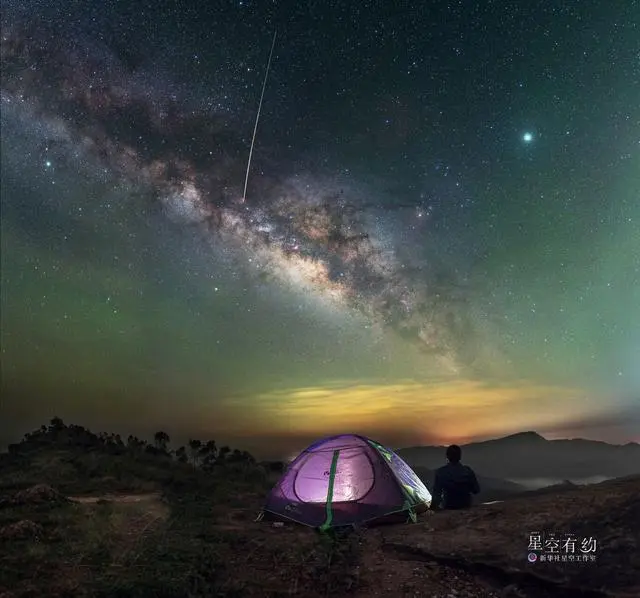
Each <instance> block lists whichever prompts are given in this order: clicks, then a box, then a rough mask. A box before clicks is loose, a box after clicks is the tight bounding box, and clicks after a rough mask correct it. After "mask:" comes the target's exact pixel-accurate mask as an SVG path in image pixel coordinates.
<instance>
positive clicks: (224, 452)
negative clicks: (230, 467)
mask: <svg viewBox="0 0 640 598" xmlns="http://www.w3.org/2000/svg"><path fill="white" fill-rule="evenodd" d="M230 452H231V449H230V448H229V447H228V446H221V447H220V450H219V451H218V459H219V460H220V461H224V460H225V459H226V458H227V457H228V456H229V453H230Z"/></svg>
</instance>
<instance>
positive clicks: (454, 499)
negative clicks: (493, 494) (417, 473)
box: [431, 463, 480, 509]
mask: <svg viewBox="0 0 640 598" xmlns="http://www.w3.org/2000/svg"><path fill="white" fill-rule="evenodd" d="M478 492H480V486H479V485H478V480H477V479H476V474H475V473H474V472H473V469H471V467H468V466H467V465H462V463H447V464H446V465H444V466H443V467H440V468H439V469H437V470H436V475H435V480H434V484H433V499H432V503H431V508H432V509H437V508H438V507H439V506H440V504H441V503H442V506H443V508H445V509H465V508H467V507H470V506H471V495H472V494H478Z"/></svg>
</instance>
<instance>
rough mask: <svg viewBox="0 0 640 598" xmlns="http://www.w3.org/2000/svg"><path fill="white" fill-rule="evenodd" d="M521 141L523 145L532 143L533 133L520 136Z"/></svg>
mask: <svg viewBox="0 0 640 598" xmlns="http://www.w3.org/2000/svg"><path fill="white" fill-rule="evenodd" d="M522 141H524V142H525V143H531V142H532V141H533V133H525V134H524V135H523V136H522Z"/></svg>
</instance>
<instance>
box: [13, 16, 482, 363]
mask: <svg viewBox="0 0 640 598" xmlns="http://www.w3.org/2000/svg"><path fill="white" fill-rule="evenodd" d="M2 61H3V64H4V70H5V76H4V78H3V88H2V93H3V96H2V97H3V103H6V102H11V103H13V104H18V105H21V106H22V107H23V109H24V110H30V111H31V113H32V115H33V118H36V119H41V120H43V121H47V122H55V123H57V124H58V125H59V126H60V127H62V128H64V129H65V131H66V133H67V134H68V135H69V136H70V137H71V139H72V140H73V143H74V144H75V145H76V148H77V149H81V150H82V151H83V152H86V155H91V156H93V157H95V158H97V159H99V160H100V162H101V163H102V164H103V165H104V166H105V167H107V168H108V169H110V170H111V171H112V172H115V173H117V175H118V176H119V177H122V179H124V180H128V181H131V182H132V183H134V184H136V185H142V186H144V187H146V188H147V189H148V190H150V191H151V192H153V194H154V195H155V197H156V198H157V201H158V202H159V203H160V205H162V206H163V209H164V210H165V212H166V213H167V215H168V216H169V217H171V218H173V219H176V220H178V221H180V222H183V223H184V224H187V225H192V226H196V227H198V228H199V229H200V231H201V232H202V233H203V234H204V235H206V236H208V237H209V238H211V239H212V240H214V239H215V241H216V245H217V246H220V245H222V246H223V247H227V248H229V249H233V250H234V251H238V250H239V251H240V253H241V254H242V255H244V261H245V265H246V266H247V268H248V269H249V270H250V271H252V272H254V273H255V275H256V276H257V277H258V279H259V280H262V281H265V280H274V281H277V282H278V283H279V284H289V285H291V286H292V287H293V288H294V289H297V290H301V291H304V292H307V293H311V294H312V295H313V296H316V297H318V298H320V299H321V300H322V301H325V302H328V303H329V304H331V305H335V306H337V307H342V308H349V309H356V310H357V311H358V312H360V313H362V314H364V315H365V316H366V317H367V318H369V320H370V321H371V322H372V323H373V324H377V325H379V326H382V327H387V328H392V329H394V330H395V331H397V332H398V333H400V334H401V335H402V336H403V337H405V338H406V339H407V340H410V341H412V342H415V343H416V344H417V346H419V347H420V349H421V350H423V351H425V352H427V353H429V354H431V355H432V356H433V357H439V358H442V359H443V360H444V361H445V362H446V363H448V364H450V365H452V366H453V367H454V368H459V367H464V366H465V365H472V364H473V363H474V362H475V361H476V360H477V358H478V355H476V354H475V353H474V352H473V351H472V350H470V349H469V347H470V346H471V339H472V337H473V333H474V330H473V324H474V319H475V318H474V317H473V316H472V314H471V313H470V312H469V311H468V309H467V307H466V305H465V302H464V301H463V300H462V297H463V296H464V294H465V290H463V289H461V288H460V287H459V283H458V282H457V281H456V280H455V279H454V278H453V277H452V276H451V273H450V272H448V271H446V270H444V269H443V268H436V267H433V266H432V265H431V264H427V263H425V262H424V261H420V260H418V261H417V262H416V263H414V264H412V265H411V266H410V267H409V266H408V264H407V262H406V260H403V259H401V258H400V257H399V255H398V254H397V251H396V247H395V244H396V243H397V242H398V241H401V239H398V238H394V235H393V234H391V235H387V236H386V237H382V236H381V235H380V234H379V229H380V227H379V226H377V224H376V223H375V215H373V214H371V212H370V210H369V209H368V208H367V205H368V204H367V201H365V200H363V199H362V198H361V197H357V196H355V195H354V194H353V192H352V190H351V189H346V190H345V189H343V188H340V186H339V185H338V184H336V183H335V182H333V181H330V180H323V179H322V178H319V177H314V176H313V173H304V176H300V175H299V174H297V173H295V174H293V173H290V174H288V173H286V171H285V172H283V171H282V168H274V169H273V170H274V173H273V174H270V173H269V172H268V171H267V170H266V168H265V172H264V175H263V176H260V177H258V176H254V177H253V179H250V184H249V193H248V198H247V201H246V202H245V203H242V201H241V184H242V180H243V177H242V171H243V168H244V167H245V165H246V156H247V149H248V146H247V143H246V139H245V138H244V137H243V136H242V135H245V134H246V132H243V133H242V134H240V133H239V132H238V130H237V128H238V125H237V123H231V120H230V119H229V118H228V117H227V116H226V115H221V114H219V113H216V111H215V109H211V108H209V107H207V106H206V105H203V103H202V102H198V101H194V100H193V99H190V100H186V99H184V98H181V97H179V96H178V95H177V94H175V93H171V92H170V91H167V89H166V87H163V86H161V85H158V84H150V83H148V80H149V78H148V77H144V76H141V74H140V73H139V72H137V71H135V70H132V69H131V68H128V67H127V66H126V65H125V64H123V63H122V62H119V61H118V60H117V58H116V57H115V56H114V55H113V54H112V53H110V52H108V51H107V49H106V48H104V47H101V46H100V44H98V43H97V42H91V43H87V42H86V40H85V41H84V42H82V43H81V42H72V41H70V40H68V39H65V38H64V37H63V36H60V35H56V32H55V31H53V30H50V29H48V28H47V27H46V26H43V25H37V26H35V25H33V24H32V25H30V26H29V28H26V27H20V26H15V25H14V26H5V27H4V28H3V36H2ZM258 142H259V140H258ZM273 161H274V162H277V160H275V159H274V160H273ZM397 236H398V235H395V237H397ZM390 241H391V242H390ZM416 274H418V275H419V276H416ZM417 281H418V282H417Z"/></svg>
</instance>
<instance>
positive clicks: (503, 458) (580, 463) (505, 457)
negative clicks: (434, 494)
mask: <svg viewBox="0 0 640 598" xmlns="http://www.w3.org/2000/svg"><path fill="white" fill-rule="evenodd" d="M397 453H398V454H399V455H400V456H401V457H402V458H403V459H404V460H405V461H406V462H407V463H408V464H409V465H411V466H412V467H413V468H426V469H432V470H433V469H437V468H438V467H440V466H441V465H443V464H444V463H445V454H444V453H445V447H442V446H419V447H411V448H405V449H400V450H398V451H397ZM462 458H463V461H464V462H465V463H467V464H468V465H470V466H471V467H473V468H474V469H475V471H476V473H477V474H478V475H482V476H486V477H489V478H498V479H502V480H505V479H510V480H525V479H531V478H541V479H548V480H558V481H562V480H570V481H572V482H575V481H577V480H581V479H587V478H595V477H602V478H618V477H624V476H629V475H634V474H640V444H637V443H633V442H631V443H628V444H625V445H613V444H607V443H606V442H599V441H595V440H583V439H574V440H547V439H546V438H543V437H542V436H540V434H537V433H536V432H523V433H520V434H513V435H511V436H506V437H504V438H497V439H495V440H487V441H484V442H473V443H471V444H466V445H464V446H463V449H462Z"/></svg>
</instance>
